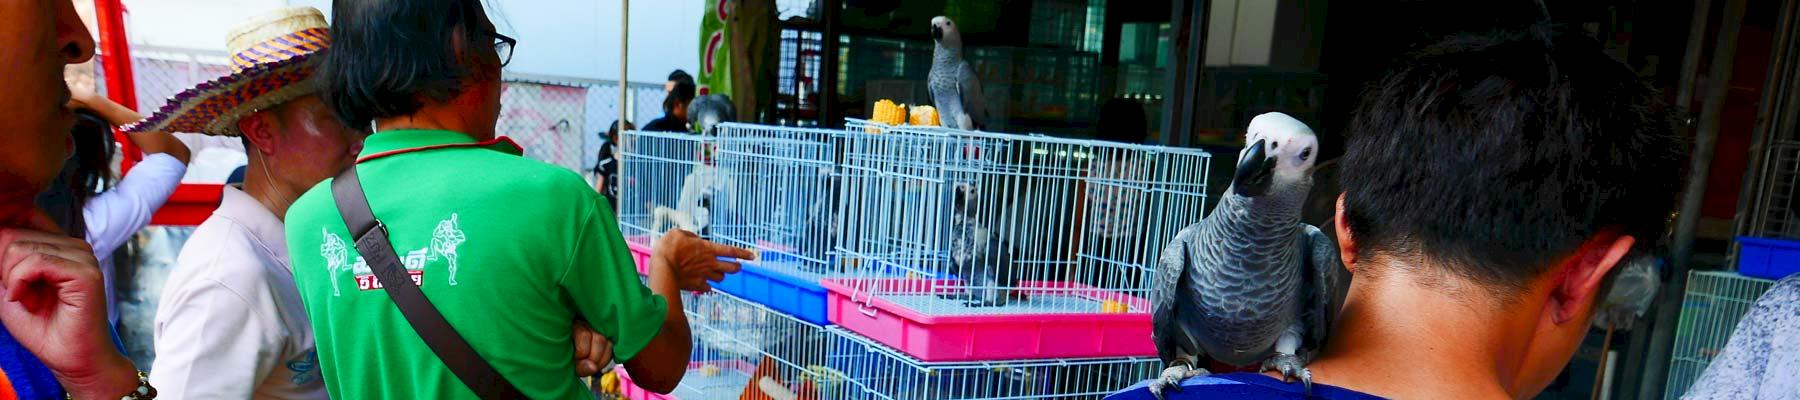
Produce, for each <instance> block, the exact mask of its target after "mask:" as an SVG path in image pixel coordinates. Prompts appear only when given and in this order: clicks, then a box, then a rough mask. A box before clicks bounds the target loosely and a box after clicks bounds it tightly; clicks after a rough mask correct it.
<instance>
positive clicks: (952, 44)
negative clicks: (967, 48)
mask: <svg viewBox="0 0 1800 400" xmlns="http://www.w3.org/2000/svg"><path fill="white" fill-rule="evenodd" d="M931 39H932V40H936V41H937V42H938V44H941V45H943V46H944V47H947V48H952V49H961V48H962V31H961V30H957V29H956V22H955V21H951V20H950V18H949V17H944V16H938V17H935V18H932V19H931Z"/></svg>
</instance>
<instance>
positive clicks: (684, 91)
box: [644, 69, 696, 133]
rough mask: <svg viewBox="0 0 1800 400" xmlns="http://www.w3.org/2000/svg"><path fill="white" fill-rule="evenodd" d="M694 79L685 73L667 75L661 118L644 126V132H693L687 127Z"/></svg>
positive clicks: (676, 72) (692, 98)
mask: <svg viewBox="0 0 1800 400" xmlns="http://www.w3.org/2000/svg"><path fill="white" fill-rule="evenodd" d="M695 90H696V89H695V86H694V77H693V76H691V75H688V73H687V71H682V70H679V69H678V70H675V72H670V73H669V81H668V82H665V83H663V92H664V93H663V96H664V97H663V116H662V117H661V118H657V119H654V120H650V123H648V124H644V130H646V131H651V132H687V133H692V132H693V131H694V130H693V128H690V127H689V126H688V110H687V108H688V103H690V102H693V101H694V91H695Z"/></svg>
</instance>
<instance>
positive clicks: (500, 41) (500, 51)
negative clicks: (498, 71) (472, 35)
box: [487, 30, 519, 67]
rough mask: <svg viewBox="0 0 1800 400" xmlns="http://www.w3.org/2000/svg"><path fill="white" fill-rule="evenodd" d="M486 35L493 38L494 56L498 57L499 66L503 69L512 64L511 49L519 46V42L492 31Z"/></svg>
mask: <svg viewBox="0 0 1800 400" xmlns="http://www.w3.org/2000/svg"><path fill="white" fill-rule="evenodd" d="M487 33H488V35H490V36H493V37H494V55H497V56H499V57H500V66H501V67H505V66H506V64H509V63H512V54H513V47H514V46H518V45H519V40H518V39H513V38H512V37H509V36H506V35H502V34H500V32H494V31H492V30H490V31H488V32H487Z"/></svg>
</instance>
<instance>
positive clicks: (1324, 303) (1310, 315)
mask: <svg viewBox="0 0 1800 400" xmlns="http://www.w3.org/2000/svg"><path fill="white" fill-rule="evenodd" d="M1300 225H1302V226H1305V229H1304V232H1302V235H1305V237H1303V239H1304V240H1302V245H1303V246H1305V247H1303V248H1302V250H1303V251H1304V252H1305V253H1306V261H1307V265H1306V269H1305V272H1306V273H1305V279H1306V280H1305V281H1304V282H1302V287H1301V290H1303V291H1305V292H1306V295H1305V296H1304V297H1303V298H1305V299H1306V300H1305V301H1306V302H1305V303H1303V306H1304V307H1305V308H1306V311H1305V313H1306V315H1305V318H1306V319H1305V322H1306V338H1305V341H1306V342H1307V344H1308V345H1309V346H1307V347H1308V348H1311V349H1313V351H1318V350H1319V349H1320V348H1321V346H1323V345H1324V343H1325V340H1326V338H1328V337H1330V336H1331V324H1332V323H1333V322H1336V321H1337V316H1338V312H1339V311H1342V310H1343V309H1344V297H1345V296H1346V295H1348V294H1349V292H1350V279H1351V278H1350V270H1349V269H1347V268H1345V267H1344V261H1343V259H1342V258H1340V257H1339V255H1338V247H1337V242H1336V241H1333V240H1332V238H1330V237H1327V236H1326V235H1325V232H1323V231H1320V230H1319V227H1316V226H1312V225H1308V224H1300Z"/></svg>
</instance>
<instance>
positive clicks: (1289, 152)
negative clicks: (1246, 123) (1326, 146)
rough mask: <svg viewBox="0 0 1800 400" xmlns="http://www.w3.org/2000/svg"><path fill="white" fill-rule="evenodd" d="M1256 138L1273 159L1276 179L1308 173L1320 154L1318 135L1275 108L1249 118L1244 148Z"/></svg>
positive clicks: (1285, 180) (1308, 174) (1294, 177)
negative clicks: (1275, 110) (1273, 110)
mask: <svg viewBox="0 0 1800 400" xmlns="http://www.w3.org/2000/svg"><path fill="white" fill-rule="evenodd" d="M1258 140H1262V141H1263V146H1264V148H1263V152H1264V154H1266V155H1267V156H1268V157H1269V158H1270V159H1272V160H1273V161H1275V181H1276V182H1277V183H1285V182H1294V181H1298V180H1300V179H1303V178H1305V177H1308V176H1311V174H1312V167H1313V163H1314V162H1315V161H1317V159H1318V156H1319V154H1318V153H1319V137H1318V136H1317V135H1314V134H1313V131H1312V128H1308V127H1307V126H1306V124H1305V123H1302V122H1300V120H1297V119H1294V117H1290V116H1288V115H1287V114H1282V113H1278V112H1271V113H1266V114H1263V115H1258V116H1256V118H1253V119H1251V120H1250V128H1249V130H1248V132H1247V133H1246V134H1245V137H1244V143H1245V145H1246V148H1245V152H1248V151H1249V148H1248V145H1251V144H1255V143H1256V142H1257V141H1258ZM1240 156H1242V155H1241V154H1240Z"/></svg>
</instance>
